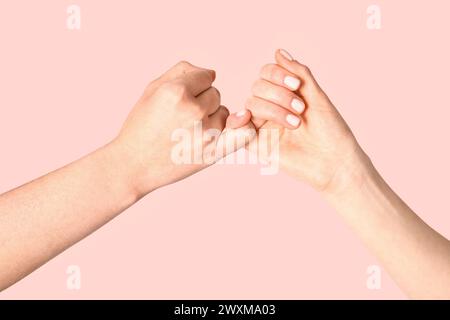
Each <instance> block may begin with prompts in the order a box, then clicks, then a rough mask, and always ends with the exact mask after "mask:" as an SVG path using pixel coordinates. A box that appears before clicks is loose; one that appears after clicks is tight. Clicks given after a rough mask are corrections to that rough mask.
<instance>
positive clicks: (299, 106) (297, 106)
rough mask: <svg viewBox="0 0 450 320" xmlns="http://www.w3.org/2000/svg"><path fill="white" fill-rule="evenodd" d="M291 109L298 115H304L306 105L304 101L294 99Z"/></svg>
mask: <svg viewBox="0 0 450 320" xmlns="http://www.w3.org/2000/svg"><path fill="white" fill-rule="evenodd" d="M291 107H292V109H294V110H295V111H297V112H298V113H302V112H303V110H305V103H304V102H303V101H302V100H299V99H296V98H294V99H292V102H291Z"/></svg>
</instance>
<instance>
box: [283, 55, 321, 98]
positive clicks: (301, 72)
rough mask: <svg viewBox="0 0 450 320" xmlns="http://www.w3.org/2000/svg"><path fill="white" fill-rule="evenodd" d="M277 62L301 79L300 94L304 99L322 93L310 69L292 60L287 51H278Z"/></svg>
mask: <svg viewBox="0 0 450 320" xmlns="http://www.w3.org/2000/svg"><path fill="white" fill-rule="evenodd" d="M275 60H276V62H277V63H278V64H279V65H280V66H281V67H283V68H285V69H286V70H287V71H289V72H292V73H293V74H294V75H296V76H297V77H299V78H300V80H301V82H302V85H301V86H300V88H299V92H300V94H301V95H302V96H303V97H305V98H306V97H307V95H309V94H314V93H319V92H322V89H321V88H320V86H319V84H318V83H317V82H316V80H315V79H314V76H313V75H312V73H311V71H310V70H309V68H308V67H307V66H305V65H304V64H301V63H300V62H298V61H297V60H295V59H294V58H292V56H291V55H290V54H289V53H288V52H287V51H286V50H283V49H279V50H277V51H276V52H275Z"/></svg>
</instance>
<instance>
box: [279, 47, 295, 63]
mask: <svg viewBox="0 0 450 320" xmlns="http://www.w3.org/2000/svg"><path fill="white" fill-rule="evenodd" d="M280 53H281V55H282V56H283V57H285V58H286V59H288V60H289V61H292V60H294V58H292V56H291V55H290V54H289V52H287V51H286V50H284V49H280Z"/></svg>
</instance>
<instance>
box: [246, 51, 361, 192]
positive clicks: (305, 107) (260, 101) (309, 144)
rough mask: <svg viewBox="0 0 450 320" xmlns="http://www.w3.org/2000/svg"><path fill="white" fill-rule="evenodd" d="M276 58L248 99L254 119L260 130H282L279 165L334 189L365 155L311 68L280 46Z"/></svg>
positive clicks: (317, 185) (320, 187) (314, 183)
mask: <svg viewBox="0 0 450 320" xmlns="http://www.w3.org/2000/svg"><path fill="white" fill-rule="evenodd" d="M275 60H276V62H277V63H276V64H267V65H265V66H264V67H263V68H262V70H261V74H260V77H261V79H258V80H257V81H256V82H255V84H254V86H253V96H252V97H251V98H250V99H249V100H248V101H247V105H246V107H247V108H248V109H249V110H250V111H251V112H252V116H253V118H252V121H253V123H254V124H255V127H256V128H257V129H259V130H260V129H267V128H277V129H279V130H280V140H279V161H280V165H281V168H282V169H285V170H286V171H287V172H288V173H289V174H291V175H292V176H294V177H296V178H298V179H300V180H303V181H306V182H307V183H308V184H310V185H311V186H313V187H314V188H315V189H318V190H321V191H329V192H334V191H336V189H338V188H340V187H341V186H342V185H343V184H345V183H346V180H347V179H348V174H351V172H352V170H353V169H354V168H356V166H359V165H360V163H361V161H363V162H366V161H368V158H367V156H365V154H364V152H363V151H362V149H361V148H360V147H359V145H358V143H357V141H356V139H355V137H354V136H353V134H352V132H351V131H350V128H349V127H348V126H347V124H346V123H345V121H344V119H343V118H342V117H341V115H340V114H339V112H338V111H337V110H336V108H335V107H334V106H333V104H332V103H331V101H330V99H329V98H328V97H327V95H326V94H325V92H323V90H322V89H321V88H320V86H319V85H318V83H317V82H316V80H315V79H314V77H313V75H312V73H311V71H310V70H309V69H308V68H307V67H306V66H305V65H302V64H300V63H299V62H298V61H296V60H294V59H292V58H291V56H290V55H289V54H288V53H287V52H286V51H284V50H278V51H277V52H276V54H275ZM293 101H296V102H294V103H293ZM265 160H266V161H267V160H269V161H270V159H265Z"/></svg>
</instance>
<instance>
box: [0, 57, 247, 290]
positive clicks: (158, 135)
mask: <svg viewBox="0 0 450 320" xmlns="http://www.w3.org/2000/svg"><path fill="white" fill-rule="evenodd" d="M214 78H215V73H214V71H212V70H207V69H202V68H198V67H195V66H192V65H191V64H189V63H187V62H180V63H178V64H177V65H176V66H174V67H173V68H171V69H170V70H169V71H167V72H166V73H165V74H164V75H162V76H161V77H160V78H158V79H156V80H155V81H153V82H152V83H150V84H149V86H148V87H147V88H146V90H145V92H144V94H143V95H142V97H141V98H140V99H139V101H138V102H137V104H136V106H135V107H134V108H133V110H132V111H131V113H130V115H129V117H128V119H127V120H126V121H125V124H124V126H123V128H122V130H121V131H120V134H119V135H118V136H117V137H116V138H115V139H113V140H112V141H111V142H110V143H108V144H106V145H105V146H103V147H101V148H99V149H98V150H96V151H94V152H93V153H91V154H89V155H87V156H85V157H84V158H82V159H80V160H78V161H75V162H73V163H71V164H69V165H67V166H66V167H63V168H61V169H59V170H56V171H54V172H52V173H50V174H47V175H46V176H43V177H41V178H39V179H37V180H34V181H32V182H30V183H28V184H25V185H24V186H21V187H19V188H16V189H14V190H11V191H9V192H7V193H5V194H2V195H1V196H0V290H2V289H5V288H7V287H8V286H10V285H12V284H13V283H15V282H16V281H18V280H20V279H21V278H23V277H24V276H26V275H27V274H29V273H30V272H32V271H33V270H35V269H36V268H38V267H39V266H41V265H42V264H44V263H45V262H47V261H48V260H50V259H51V258H53V257H54V256H56V255H58V254H59V253H61V252H62V251H64V250H65V249H67V248H68V247H69V246H71V245H72V244H74V243H76V242H77V241H79V240H81V239H83V238H84V237H86V236H87V235H89V234H90V233H92V232H93V231H95V230H96V229H98V228H99V227H101V226H102V225H104V224H105V223H107V222H108V221H109V220H111V219H112V218H114V217H115V216H117V215H118V214H119V213H121V212H122V211H123V210H125V209H126V208H128V207H129V206H131V205H132V204H134V203H135V202H136V201H138V200H139V199H140V198H142V197H143V196H144V195H146V194H148V193H150V192H152V191H153V190H155V189H157V188H160V187H162V186H164V185H167V184H170V183H173V182H175V181H178V180H180V179H183V178H185V177H187V176H189V175H191V174H193V173H195V172H197V171H199V170H201V169H203V168H206V167H207V166H208V165H210V164H212V163H209V162H208V163H202V164H175V163H173V161H171V159H170V149H171V148H172V146H173V141H172V140H171V133H172V132H173V131H174V130H175V129H179V128H184V129H187V130H192V128H193V126H194V123H195V122H196V121H200V120H201V121H202V124H203V130H204V133H205V132H206V131H207V130H209V129H213V130H217V131H218V132H220V133H221V135H220V137H219V139H218V140H216V141H214V140H210V141H206V142H205V141H198V142H199V143H200V144H203V145H204V146H205V147H206V146H207V145H209V144H211V143H219V140H220V139H224V141H226V140H228V139H229V138H228V137H231V138H233V134H239V131H240V130H242V132H243V134H244V135H245V134H246V133H247V131H248V130H247V129H248V128H249V127H251V123H249V119H250V117H251V115H250V113H249V112H248V111H245V110H244V112H239V113H237V114H233V115H229V112H228V110H227V108H226V107H224V106H221V105H220V95H219V92H218V90H217V89H215V88H214V87H212V83H213V81H214ZM225 126H227V127H228V128H229V130H227V134H225V130H224V128H225ZM231 128H239V129H235V130H233V129H231ZM239 141H241V140H239ZM236 147H240V146H236Z"/></svg>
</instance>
